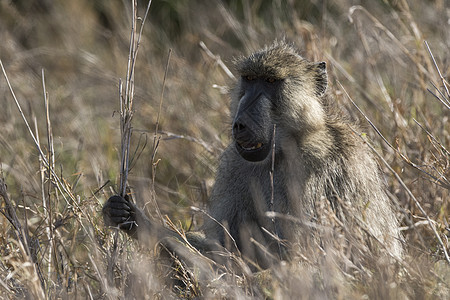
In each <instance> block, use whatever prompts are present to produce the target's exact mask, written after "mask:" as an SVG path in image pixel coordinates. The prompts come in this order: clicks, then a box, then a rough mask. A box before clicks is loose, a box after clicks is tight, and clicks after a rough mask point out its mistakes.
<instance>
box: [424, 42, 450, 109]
mask: <svg viewBox="0 0 450 300" xmlns="http://www.w3.org/2000/svg"><path fill="white" fill-rule="evenodd" d="M424 43H425V46H427V50H428V53H429V54H430V56H431V59H432V60H433V64H434V67H435V68H436V70H437V71H438V74H439V78H440V79H441V81H442V85H443V86H444V89H445V91H446V92H447V97H450V92H449V90H448V87H447V84H446V82H447V81H446V80H445V78H444V76H442V73H441V70H440V69H439V66H438V65H437V63H436V60H435V59H434V55H433V53H432V52H431V49H430V46H428V42H427V41H424ZM444 100H445V101H447V104H450V101H449V100H447V99H445V97H444ZM447 106H448V105H447Z"/></svg>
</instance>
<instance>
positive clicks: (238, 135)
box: [233, 120, 250, 140]
mask: <svg viewBox="0 0 450 300" xmlns="http://www.w3.org/2000/svg"><path fill="white" fill-rule="evenodd" d="M233 137H234V138H235V139H236V140H248V139H250V137H249V136H248V131H247V126H245V124H243V123H242V122H240V121H239V120H236V121H235V122H234V124H233Z"/></svg>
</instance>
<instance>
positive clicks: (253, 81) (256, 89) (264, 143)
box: [233, 75, 280, 162]
mask: <svg viewBox="0 0 450 300" xmlns="http://www.w3.org/2000/svg"><path fill="white" fill-rule="evenodd" d="M279 85H280V81H279V80H278V79H277V78H274V77H262V76H255V75H243V76H242V79H241V91H242V92H241V94H240V99H239V104H238V108H237V112H236V114H235V116H234V120H233V138H234V142H235V145H236V149H237V151H238V152H239V154H240V155H241V156H242V157H243V158H244V159H246V160H248V161H252V162H257V161H262V160H264V159H265V158H266V157H267V156H268V155H269V153H270V150H271V148H272V144H273V143H271V141H272V137H273V128H274V124H273V122H272V116H271V111H272V108H273V104H274V99H275V98H276V97H277V86H279Z"/></svg>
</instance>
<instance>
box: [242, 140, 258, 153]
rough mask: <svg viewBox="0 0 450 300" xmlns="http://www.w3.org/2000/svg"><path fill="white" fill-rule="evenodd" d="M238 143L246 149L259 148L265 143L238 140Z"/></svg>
mask: <svg viewBox="0 0 450 300" xmlns="http://www.w3.org/2000/svg"><path fill="white" fill-rule="evenodd" d="M236 143H237V144H238V145H239V146H240V147H241V148H242V149H244V150H245V151H252V150H257V149H259V148H261V147H262V146H263V143H250V142H243V141H238V140H236Z"/></svg>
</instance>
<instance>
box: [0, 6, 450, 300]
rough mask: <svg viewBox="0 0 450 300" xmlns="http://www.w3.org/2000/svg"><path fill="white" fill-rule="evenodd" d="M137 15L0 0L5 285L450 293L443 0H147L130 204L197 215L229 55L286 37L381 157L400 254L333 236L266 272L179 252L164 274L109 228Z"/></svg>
mask: <svg viewBox="0 0 450 300" xmlns="http://www.w3.org/2000/svg"><path fill="white" fill-rule="evenodd" d="M140 2H144V1H140ZM146 6H147V3H139V5H138V12H137V14H138V16H140V17H141V19H139V20H138V21H137V25H138V26H137V27H138V28H139V24H140V20H142V18H143V17H144V14H145V9H146ZM132 15H133V14H132V5H131V1H107V0H99V1H87V0H78V1H47V0H45V1H38V0H28V1H27V0H20V1H19V0H18V1H8V0H0V41H1V42H0V60H1V62H2V64H3V67H4V72H2V74H0V75H1V76H0V125H1V126H0V127H1V130H0V164H1V172H2V176H1V178H3V179H2V180H1V181H0V196H1V197H0V200H1V202H0V203H1V213H2V215H1V216H0V295H1V296H0V297H2V298H23V297H26V298H30V299H43V298H50V299H56V298H63V299H66V298H70V299H78V298H80V299H86V298H91V299H103V298H105V299H118V298H119V299H133V298H136V299H144V298H147V299H153V298H182V297H185V298H194V297H204V298H219V299H220V298H232V299H233V298H243V299H246V298H269V299H272V298H273V299H296V298H299V299H328V298H329V299H349V298H355V299H408V298H409V299H448V297H449V295H450V267H449V263H450V261H449V258H448V256H446V255H448V254H446V253H448V252H450V246H449V245H450V244H449V241H448V238H449V236H450V225H449V221H450V220H449V199H450V197H449V196H450V152H449V151H450V126H449V116H450V94H449V89H450V84H449V74H450V57H449V52H450V51H449V50H450V5H449V3H448V1H447V0H423V1H407V0H383V1H381V0H379V1H369V0H360V1H356V0H342V1H331V0H330V1H304V0H300V1H290V0H288V1H283V0H277V1H268V0H258V1H245V0H243V1H238V0H224V1H218V0H217V1H207V0H204V1H203V0H202V1H182V0H174V1H161V0H160V1H157V0H155V1H153V3H152V4H151V7H150V11H149V15H148V18H147V21H146V23H145V26H144V28H143V36H142V40H141V44H140V46H139V47H140V48H139V53H138V56H137V60H136V65H135V74H134V102H133V113H134V115H133V119H132V128H133V134H132V138H131V146H130V159H131V171H130V174H129V178H128V182H129V186H130V188H131V190H132V191H133V193H134V198H135V199H136V201H137V203H138V205H139V206H140V207H145V208H146V210H147V211H148V214H149V215H152V216H155V218H158V211H160V212H161V213H162V215H168V216H170V219H171V220H172V221H173V222H174V224H175V225H174V226H176V227H177V228H180V229H183V230H188V229H191V228H198V227H199V225H201V222H202V218H203V215H202V214H201V213H199V212H194V211H193V210H191V209H190V207H198V208H202V209H203V208H205V207H206V203H207V196H208V191H209V189H210V188H211V186H212V184H213V182H214V170H215V168H216V165H217V160H218V157H219V156H220V153H221V150H222V149H223V148H224V147H225V145H227V143H228V142H229V125H228V102H229V99H228V95H227V90H228V87H229V86H231V85H232V84H233V78H232V77H233V75H232V73H229V70H231V72H233V64H232V62H233V58H234V57H237V56H239V55H241V54H248V53H250V52H251V51H254V50H256V49H258V48H260V47H262V46H264V45H265V44H270V43H271V42H272V41H273V40H274V39H282V38H286V40H288V41H290V42H293V43H294V44H295V45H296V46H297V47H298V48H300V49H302V55H303V56H305V57H306V58H308V59H310V60H315V61H319V60H324V61H326V62H327V63H328V71H329V77H330V81H331V82H330V85H331V86H330V89H331V92H332V93H333V94H334V95H335V98H336V101H337V102H338V103H339V105H340V106H341V107H342V108H343V110H345V111H346V112H347V113H348V114H349V115H350V116H351V117H353V118H354V119H359V120H360V122H361V124H362V125H363V128H364V129H363V130H364V132H363V133H362V134H363V136H366V137H368V138H369V140H370V143H371V144H372V145H373V146H374V149H375V151H376V152H377V153H378V154H379V155H380V161H379V162H380V165H381V166H382V168H383V170H384V172H385V175H386V176H385V178H386V182H387V185H388V189H389V195H390V197H391V198H392V201H393V203H394V205H395V208H396V212H397V215H398V218H399V220H400V221H401V226H402V233H403V235H404V237H405V249H406V255H405V258H404V261H402V262H394V263H392V262H386V261H380V260H377V259H376V258H370V257H369V258H368V259H367V261H365V262H364V263H363V264H362V265H363V267H361V268H358V267H356V266H349V265H348V264H347V265H346V264H344V263H343V262H342V261H340V260H338V259H337V257H338V255H335V253H339V252H340V251H341V249H338V247H337V248H336V249H326V251H325V250H323V249H316V250H317V252H316V254H317V255H316V256H314V257H306V256H304V255H302V254H301V253H299V255H298V257H296V258H293V260H292V261H289V262H283V263H282V264H280V265H279V266H276V267H273V268H272V269H270V270H265V271H260V272H249V271H248V266H247V265H246V264H245V262H244V261H242V264H241V270H240V272H237V271H236V270H228V269H226V268H214V267H212V266H211V265H208V263H207V262H205V261H199V265H200V266H201V267H195V266H194V267H193V266H189V265H186V264H184V263H183V262H182V261H179V262H177V263H176V264H174V265H173V268H175V269H176V272H173V273H171V274H169V275H167V274H166V272H167V268H166V267H165V266H164V264H165V263H164V262H161V261H160V260H157V257H158V255H157V252H158V250H155V249H142V248H140V247H139V245H137V243H136V242H135V241H133V240H131V239H129V238H127V237H126V236H124V235H122V234H119V235H118V238H115V235H116V233H115V232H114V230H111V229H108V228H106V227H105V226H104V224H103V220H102V216H101V208H102V204H103V203H104V202H105V201H106V199H107V198H108V197H109V196H111V195H113V194H115V193H117V191H118V189H119V170H120V166H119V160H120V146H121V143H122V142H121V133H120V113H119V109H120V108H119V107H120V104H119V79H120V78H122V82H125V81H126V74H127V73H126V72H127V63H128V53H129V48H130V32H131V24H132ZM425 41H426V42H427V43H428V45H429V49H428V48H427V45H426V43H425ZM170 49H171V50H170ZM169 51H171V55H170V60H169V63H168V68H167V77H166V79H165V80H164V74H165V72H166V66H167V61H168V56H169ZM438 68H439V70H438ZM228 69H229V70H228ZM5 74H6V75H7V76H8V79H9V82H10V84H11V88H12V91H13V92H14V94H15V97H16V98H17V100H18V103H19V104H20V107H21V110H22V111H23V115H22V114H21V113H20V111H19V109H18V105H17V103H16V102H15V101H14V97H13V94H12V91H11V89H10V88H9V86H8V84H7V81H6V76H5ZM163 86H164V93H162V91H163ZM44 89H45V90H44ZM346 93H348V96H347V95H346ZM349 97H350V98H351V99H352V100H353V101H354V102H355V103H356V105H357V106H358V107H359V108H361V110H362V111H363V112H364V114H365V115H366V117H367V118H368V119H369V120H370V122H371V123H372V124H373V126H374V127H376V128H377V130H378V131H379V133H377V131H376V130H375V129H374V128H373V127H372V126H371V125H370V124H369V123H370V122H368V121H367V120H366V118H365V117H364V116H363V115H362V114H360V113H359V111H358V110H357V108H356V107H355V106H353V105H352V103H351V101H350V99H349ZM161 101H162V102H161ZM160 103H161V104H162V105H160ZM24 118H25V119H26V120H27V122H28V124H29V128H28V127H27V122H25V121H24ZM157 123H158V131H157V134H156V135H155V126H156V124H157ZM33 136H34V137H35V138H36V140H34V139H33ZM155 141H156V142H157V146H155ZM37 144H38V145H40V147H39V148H40V150H39V149H38V147H37ZM3 183H6V184H3ZM155 199H156V203H155V202H154V200H155ZM336 230H337V229H336ZM201 259H202V258H201V257H200V258H199V260H201ZM236 260H238V261H240V258H239V257H237V258H236ZM167 276H168V277H170V276H175V277H177V280H176V281H174V282H172V284H168V283H167V281H166V280H165V278H166V277H167Z"/></svg>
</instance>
